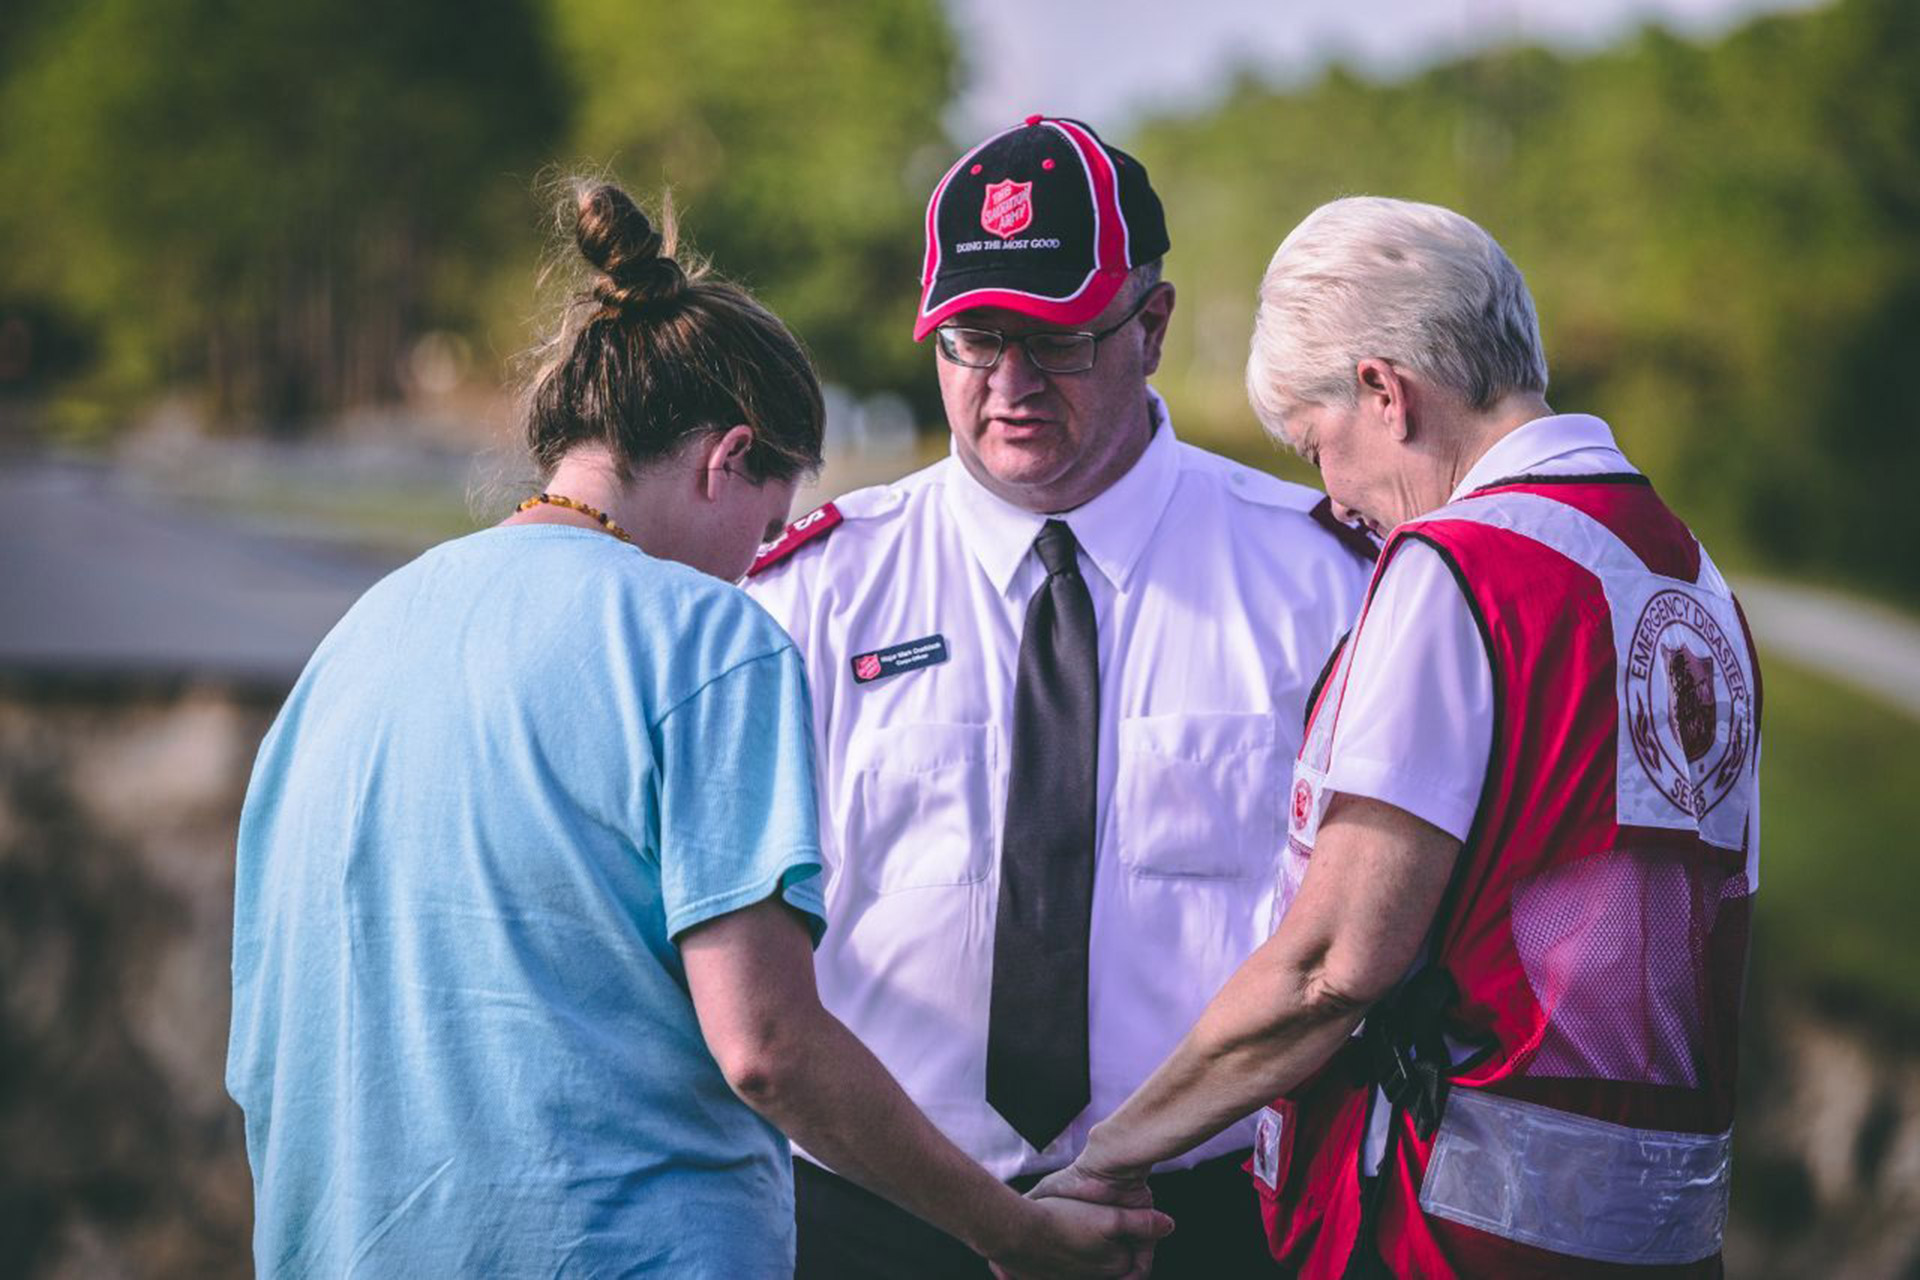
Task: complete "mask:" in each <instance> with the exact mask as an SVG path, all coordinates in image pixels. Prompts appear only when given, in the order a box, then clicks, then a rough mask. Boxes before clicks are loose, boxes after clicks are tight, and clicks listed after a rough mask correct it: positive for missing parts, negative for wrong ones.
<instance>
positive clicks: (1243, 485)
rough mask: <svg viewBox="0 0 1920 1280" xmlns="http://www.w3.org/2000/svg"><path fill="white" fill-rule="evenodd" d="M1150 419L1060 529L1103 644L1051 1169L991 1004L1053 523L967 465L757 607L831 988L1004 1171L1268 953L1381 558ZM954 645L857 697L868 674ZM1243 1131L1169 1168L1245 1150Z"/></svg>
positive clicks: (849, 521) (1299, 502)
mask: <svg viewBox="0 0 1920 1280" xmlns="http://www.w3.org/2000/svg"><path fill="white" fill-rule="evenodd" d="M1153 405H1154V412H1155V414H1156V429H1155V433H1154V436H1153V439H1152V441H1151V442H1150V443H1149V445H1148V446H1147V449H1146V451H1145V453H1144V454H1143V455H1142V456H1141V458H1140V460H1139V461H1138V462H1137V463H1136V464H1135V465H1134V467H1133V468H1132V469H1131V470H1130V471H1128V472H1127V474H1126V475H1125V476H1123V477H1122V478H1121V479H1120V480H1119V481H1117V482H1116V483H1115V484H1114V485H1113V487H1111V488H1110V489H1108V490H1107V491H1106V492H1105V493H1103V494H1101V495H1100V496H1099V497H1097V498H1095V499H1094V500H1093V501H1091V502H1089V503H1087V504H1086V505H1084V506H1082V507H1080V508H1078V509H1076V510H1074V511H1070V512H1067V513H1065V514H1064V515H1063V516H1061V517H1059V518H1061V519H1064V520H1065V521H1066V522H1067V524H1068V525H1070V526H1071V527H1072V529H1073V533H1074V537H1075V538H1076V539H1077V540H1078V542H1079V544H1080V564H1081V567H1082V572H1083V574H1084V575H1085V578H1086V581H1087V589H1088V591H1089V593H1090V594H1091V596H1092V599H1093V608H1094V615H1095V618H1096V621H1097V624H1098V631H1099V659H1100V727H1099V791H1098V797H1097V803H1098V813H1099V822H1098V832H1097V836H1096V839H1097V848H1096V854H1095V861H1096V869H1095V876H1094V891H1093V892H1094V896H1093V915H1092V925H1091V936H1090V938H1089V940H1088V953H1089V968H1090V973H1089V1037H1090V1044H1089V1058H1090V1067H1091V1074H1092V1101H1091V1103H1090V1104H1089V1105H1088V1107H1087V1108H1086V1110H1084V1111H1083V1112H1082V1113H1081V1114H1080V1116H1079V1117H1077V1118H1076V1119H1075V1120H1074V1122H1073V1123H1072V1124H1070V1125H1069V1126H1068V1127H1067V1129H1066V1131H1065V1132H1063V1133H1062V1134H1061V1135H1060V1136H1059V1137H1058V1138H1056V1139H1055V1140H1054V1141H1053V1143H1052V1144H1050V1145H1049V1146H1048V1147H1047V1148H1046V1150H1045V1151H1042V1152H1035V1151H1034V1150H1033V1149H1032V1148H1031V1147H1029V1146H1028V1145H1027V1144H1026V1143H1025V1141H1023V1140H1022V1139H1021V1137H1020V1136H1019V1135H1018V1134H1017V1133H1016V1132H1015V1131H1014V1130H1013V1129H1012V1127H1011V1126H1009V1125H1008V1124H1007V1123H1006V1121H1005V1120H1003V1119H1002V1118H1001V1116H1000V1115H999V1113H998V1112H996V1111H994V1110H993V1108H992V1107H990V1106H989V1105H988V1104H987V1101H986V1042H987V1010H988V1002H989V992H990V989H991V976H992V964H993V937H994V917H995V912H996V907H997V904H998V898H999V848H1000V840H1001V833H1002V830H1003V828H1004V825H1005V821H1006V813H1005V806H1006V798H1007V772H1008V767H1009V753H1010V743H1011V737H1012V723H1011V722H1012V709H1013V695H1014V683H1015V678H1016V674H1017V673H1016V661H1017V658H1018V654H1019V649H1020V632H1021V628H1022V626H1023V624H1024V621H1025V617H1026V610H1027V603H1028V601H1029V599H1030V598H1031V597H1032V595H1033V593H1034V592H1035V590H1037V589H1038V587H1039V585H1040V583H1041V580H1042V578H1043V577H1044V575H1045V571H1044V569H1043V568H1042V566H1041V565H1040V562H1039V557H1038V556H1037V555H1034V554H1032V551H1031V548H1032V545H1033V540H1034V538H1035V536H1036V535H1038V533H1039V532H1040V528H1041V525H1042V524H1043V523H1044V522H1045V519H1046V517H1044V516H1041V515H1038V514H1035V513H1033V512H1030V511H1025V510H1022V509H1020V508H1017V507H1014V506H1011V505H1009V504H1008V503H1006V502H1004V501H1002V500H1001V499H1000V498H998V497H995V496H994V495H993V494H992V493H990V492H988V491H987V490H986V489H985V488H983V487H982V486H981V485H980V484H979V483H978V482H977V481H975V480H974V479H973V478H972V476H970V475H969V474H968V473H967V471H966V470H965V468H964V467H962V466H961V464H960V463H959V461H958V460H957V459H954V458H947V459H945V460H943V461H941V462H939V463H936V464H935V465H933V466H931V467H928V468H927V469H925V470H923V471H920V472H917V473H916V474H914V475H911V476H908V477H907V478H906V479H904V480H901V481H900V482H898V483H896V484H892V485H885V486H881V487H878V488H873V489H865V490H861V491H859V492H856V493H853V494H850V495H848V496H847V497H845V498H843V499H841V500H839V501H838V502H837V503H836V504H835V505H836V506H837V507H838V508H839V509H840V511H841V513H842V515H843V517H844V523H843V524H841V525H840V526H839V527H838V528H836V529H834V530H833V531H832V532H831V533H830V534H829V535H827V536H825V537H823V538H821V539H819V540H818V541H817V542H814V543H811V544H809V545H807V546H805V547H802V548H801V549H800V550H798V551H797V552H795V553H794V554H793V555H792V556H791V557H790V558H788V559H787V560H785V561H784V562H782V563H780V564H778V565H776V566H773V567H772V568H770V569H768V570H766V571H765V572H763V573H761V574H760V575H759V576H757V577H755V578H753V579H752V580H751V581H750V582H749V584H748V589H749V590H750V591H751V592H752V593H753V595H754V596H755V598H756V599H758V600H759V601H760V603H761V604H763V605H765V606H766V607H767V609H768V610H769V611H771V612H772V614H773V616H774V617H775V618H776V619H778V620H779V621H780V622H782V623H783V624H784V625H785V626H786V627H787V629H788V630H789V632H791V633H792V635H793V638H794V640H795V641H796V642H797V644H798V645H799V647H800V651H801V653H802V654H804V655H805V657H806V662H807V673H808V678H809V680H810V682H811V684H812V688H813V699H814V711H815V725H814V731H815V735H816V742H817V750H818V764H819V776H820V791H821V795H820V809H821V843H822V846H823V852H824V854H825V861H826V864H827V874H828V877H829V879H828V884H827V891H826V896H827V916H828V921H829V927H828V930H827V935H826V939H825V941H824V942H823V943H822V945H821V947H820V950H819V952H818V954H817V955H816V957H815V968H816V972H817V974H818V978H819V984H820V990H821V997H822V999H823V1000H824V1002H825V1003H826V1006H827V1007H828V1008H829V1009H831V1010H832V1011H833V1012H834V1013H835V1014H837V1015H838V1016H839V1017H840V1018H841V1019H842V1020H844V1021H845V1022H846V1023H847V1024H848V1025H849V1026H850V1027H851V1028H852V1029H853V1030H854V1032H855V1033H856V1034H858V1035H859V1036H860V1038H861V1039H862V1040H864V1041H865V1042H866V1043H867V1045H868V1046H869V1047H870V1048H872V1049H873V1051H874V1052H875V1053H876V1054H877V1055H878V1056H879V1057H880V1059H881V1061H883V1062H884V1063H886V1065H887V1066H888V1068H890V1069H891V1070H892V1071H893V1073H894V1075H895V1076H897V1077H898V1078H899V1080H900V1082H901V1083H902V1084H903V1085H904V1086H905V1087H906V1090H907V1092H908V1093H909V1094H910V1095H912V1097H913V1098H914V1100H915V1101H916V1102H918V1103H919V1104H920V1106H921V1107H922V1108H924V1109H925V1110H926V1112H927V1114H928V1115H929V1116H930V1117H931V1118H932V1119H933V1121H934V1123H935V1124H937V1125H938V1126H939V1127H940V1128H941V1129H942V1130H943V1131H944V1132H945V1133H946V1134H947V1136H948V1137H950V1138H952V1139H953V1140H954V1141H955V1142H956V1143H957V1144H958V1145H959V1146H961V1147H962V1148H963V1149H965V1150H966V1151H967V1152H968V1153H969V1154H971V1155H972V1156H974V1157H975V1158H976V1159H978V1160H980V1161H981V1162H982V1163H983V1164H985V1165H986V1167H987V1168H988V1169H989V1170H990V1171H991V1172H993V1173H994V1174H996V1175H998V1176H1000V1177H1003V1178H1010V1177H1013V1176H1015V1175H1017V1174H1021V1173H1029V1172H1037V1171H1041V1170H1047V1169H1054V1168H1058V1167H1060V1166H1062V1165H1064V1164H1066V1163H1067V1161H1068V1160H1069V1159H1071V1158H1072V1157H1073V1156H1074V1155H1075V1154H1077V1153H1078V1152H1079V1150H1080V1148H1081V1146H1082V1145H1083V1144H1084V1143H1085V1141H1086V1137H1087V1131H1088V1129H1089V1128H1090V1127H1091V1126H1092V1124H1093V1123H1094V1122H1095V1121H1096V1120H1098V1119H1100V1118H1101V1117H1103V1116H1105V1115H1107V1114H1108V1113H1109V1112H1111V1111H1112V1110H1113V1109H1114V1108H1115V1107H1116V1106H1117V1105H1118V1104H1119V1103H1120V1102H1121V1101H1122V1100H1124V1099H1125V1098H1126V1097H1127V1095H1128V1094H1130V1093H1131V1092H1132V1091H1133V1090H1134V1088H1135V1087H1136V1086H1138V1085H1139V1084H1140V1083H1141V1082H1142V1081H1143V1080H1144V1079H1145V1078H1146V1076H1147V1075H1148V1074H1149V1073H1150V1072H1151V1071H1152V1070H1153V1069H1154V1068H1155V1067H1156V1066H1158V1065H1159V1063H1160V1061H1161V1060H1162V1059H1163V1058H1164V1057H1165V1056H1166V1054H1167V1052H1168V1051H1169V1050H1170V1049H1172V1048H1173V1046H1174V1044H1175V1043H1177V1042H1178V1040H1179V1039H1180V1037H1181V1036H1182V1035H1184V1034H1185V1033H1186V1031H1187V1029H1188V1027H1189V1026H1191V1025H1192V1023H1193V1021H1194V1018H1195V1017H1196V1016H1197V1015H1198V1014H1199V1013H1200V1010H1201V1009H1202V1008H1203V1007H1204V1006H1205V1004H1206V1002H1207V1001H1208V999H1210V998H1211V997H1212V996H1213V994H1214V992H1215V991H1216V990H1218V988H1219V987H1220V985H1221V983H1223V982H1224V981H1225V980H1226V979H1227V977H1228V976H1229V975H1230V974H1232V973H1233V971H1234V969H1235V968H1236V967H1237V966H1238V965H1239V964H1240V962H1241V961H1242V960H1244V959H1245V958H1246V957H1247V955H1248V954H1249V953H1251V952H1252V951H1253V950H1254V948H1255V947H1257V946H1258V945H1259V944H1260V943H1261V942H1263V941H1264V940H1265V939H1266V936H1267V931H1268V930H1267V926H1268V923H1269V915H1270V912H1271V909H1272V903H1273V896H1274V889H1275V878H1276V870H1277V866H1278V861H1279V855H1280V851H1281V848H1282V846H1283V844H1284V841H1285V839H1286V824H1285V804H1284V799H1285V794H1286V788H1287V783H1288V777H1289V769H1290V765H1291V761H1292V757H1293V755H1294V753H1295V751H1296V750H1297V749H1298V746H1299V736H1300V727H1301V721H1302V719H1303V718H1304V714H1305V699H1306V696H1307V694H1308V692H1309V691H1310V690H1311V688H1312V685H1313V681H1314V678H1315V677H1316V676H1317V675H1318V674H1319V672H1320V669H1321V667H1322V666H1323V665H1324V663H1325V660H1326V658H1327V656H1328V654H1329V652H1330V651H1331V649H1332V646H1333V644H1334V642H1335V641H1336V640H1337V639H1338V637H1339V636H1340V635H1341V634H1342V633H1343V632H1344V631H1345V630H1346V628H1347V627H1348V626H1350V625H1351V623H1352V619H1353V617H1354V615H1355V613H1356V611H1357V609H1358V606H1359V600H1360V595H1361V592H1362V591H1363V589H1364V586H1365V580H1366V572H1367V569H1368V566H1367V565H1366V564H1365V562H1363V561H1362V560H1360V559H1359V558H1358V557H1357V556H1355V555H1353V554H1352V553H1351V552H1350V551H1348V550H1347V549H1345V548H1344V547H1343V546H1342V545H1341V544H1340V543H1339V542H1337V541H1336V540H1335V539H1334V538H1333V537H1332V536H1330V535H1329V534H1328V532H1327V531H1326V530H1325V529H1324V528H1322V527H1321V526H1320V525H1319V524H1317V523H1316V522H1315V521H1314V520H1313V519H1312V518H1311V517H1310V516H1309V514H1308V512H1309V511H1310V509H1311V508H1312V507H1313V505H1314V504H1315V503H1316V502H1317V501H1318V500H1319V498H1320V494H1319V493H1318V491H1316V490H1313V489H1308V488H1304V487H1302V486H1299V485H1292V484H1287V483H1285V482H1283V481H1281V480H1277V479H1275V478H1273V477H1272V476H1268V475H1266V474H1263V473H1261V472H1258V471H1254V470H1252V469H1250V468H1247V467H1243V466H1240V465H1239V464H1236V463H1233V462H1230V461H1228V460H1227V459H1224V458H1221V457H1218V456H1216V455H1214V454H1210V453H1206V452H1203V451H1202V450H1199V449H1196V448H1193V447H1192V446H1190V445H1185V444H1182V443H1180V442H1179V441H1178V440H1176V439H1175V438H1174V434H1173V429H1172V426H1171V425H1170V424H1169V423H1168V422H1167V420H1166V414H1165V407H1164V405H1163V404H1161V403H1160V401H1159V399H1158V397H1157V396H1156V397H1154V399H1153ZM933 636H939V637H942V638H944V640H945V644H946V651H947V658H946V660H945V661H944V662H938V663H934V664H931V665H923V666H918V667H916V668H914V669H912V670H905V671H901V672H900V673H898V674H893V675H888V676H884V677H882V678H880V679H877V680H872V681H869V682H865V683H862V682H861V681H859V680H857V679H856V678H855V676H854V666H853V659H854V658H855V657H857V656H859V655H862V654H867V653H870V652H873V651H875V650H881V649H888V648H891V647H893V646H898V645H907V644H909V643H911V642H914V641H923V640H926V639H928V638H929V637H933ZM1251 1134H1252V1126H1251V1122H1246V1123H1243V1124H1241V1125H1238V1126H1235V1127H1234V1128H1233V1129H1231V1130H1229V1131H1228V1132H1226V1133H1224V1134H1222V1135H1220V1136H1218V1137H1216V1138H1215V1139H1213V1140H1212V1141H1210V1142H1208V1143H1207V1144H1205V1145H1204V1146H1202V1147H1200V1148H1198V1149H1197V1150H1196V1151H1194V1152H1191V1153H1189V1154H1188V1155H1187V1156H1186V1157H1185V1158H1183V1159H1181V1160H1177V1161H1173V1162H1171V1163H1170V1164H1169V1166H1168V1167H1181V1166H1184V1165H1189V1164H1193V1163H1195V1162H1197V1161H1199V1160H1202V1159H1205V1158H1208V1157H1210V1156H1214V1155H1219V1154H1221V1153H1223V1152H1227V1151H1232V1150H1236V1149H1239V1148H1243V1147H1246V1146H1248V1145H1249V1144H1250V1142H1251Z"/></svg>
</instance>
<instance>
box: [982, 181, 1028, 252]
mask: <svg viewBox="0 0 1920 1280" xmlns="http://www.w3.org/2000/svg"><path fill="white" fill-rule="evenodd" d="M1032 222H1033V184H1032V183H1031V182H1015V181H1014V180H1013V179H1011V178H1009V179H1007V180H1006V181H1005V182H993V183H989V184H988V185H987V196H986V199H985V200H983V201H982V202H981V204H980V225H981V226H982V227H985V228H986V231H987V234H988V235H990V236H997V237H998V238H1000V239H1002V240H1004V239H1006V238H1007V237H1008V236H1010V235H1013V234H1014V233H1015V232H1018V231H1025V230H1026V229H1027V227H1028V226H1029V225H1031V224H1032Z"/></svg>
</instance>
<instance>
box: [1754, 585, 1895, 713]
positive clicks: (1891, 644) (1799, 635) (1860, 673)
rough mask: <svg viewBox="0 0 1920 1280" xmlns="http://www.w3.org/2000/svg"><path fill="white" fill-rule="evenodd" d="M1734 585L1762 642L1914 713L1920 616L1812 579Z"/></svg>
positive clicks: (1797, 660)
mask: <svg viewBox="0 0 1920 1280" xmlns="http://www.w3.org/2000/svg"><path fill="white" fill-rule="evenodd" d="M1734 591H1735V592H1736V593H1737V594H1738V595H1739V597H1740V604H1741V607H1743V608H1744V609H1745V610H1746V611H1747V621H1748V623H1749V624H1750V625H1751V626H1752V627H1753V636H1754V641H1755V643H1757V644H1758V645H1760V647H1761V648H1763V649H1767V650H1771V651H1772V652H1774V653H1778V654H1779V655H1780V656H1781V657H1783V658H1787V659H1789V660H1791V661H1792V662H1794V663H1797V664H1798V665H1800V666H1803V667H1806V668H1808V669H1809V670H1812V671H1816V672H1819V673H1820V674H1821V675H1824V676H1828V677H1831V678H1832V679H1834V680H1837V681H1839V682H1840V683H1842V684H1847V685H1852V686H1853V687H1854V688H1856V689H1860V690H1863V691H1865V692H1867V693H1871V694H1874V695H1875V696H1877V697H1879V698H1882V699H1884V700H1885V701H1887V702H1889V703H1891V704H1893V705H1894V706H1896V707H1899V708H1900V709H1902V710H1903V711H1905V712H1907V713H1908V714H1909V715H1912V716H1915V717H1920V622H1916V621H1915V620H1914V619H1912V618H1909V617H1906V616H1904V615H1902V614H1900V613H1898V612H1896V611H1895V610H1893V609H1891V608H1889V607H1887V606H1885V605H1881V604H1876V603H1873V602H1871V601H1866V600H1861V599H1858V598H1856V597H1853V596H1847V595H1842V594H1840V593H1839V592H1837V591H1827V590H1823V589H1821V588H1818V587H1795V586H1788V585H1787V584H1785V583H1780V582H1766V581H1741V582H1737V583H1735V584H1734ZM1763 674H1764V672H1763Z"/></svg>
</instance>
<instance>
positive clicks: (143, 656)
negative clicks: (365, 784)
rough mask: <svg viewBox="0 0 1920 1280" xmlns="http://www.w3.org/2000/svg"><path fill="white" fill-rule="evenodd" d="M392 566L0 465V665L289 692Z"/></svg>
mask: <svg viewBox="0 0 1920 1280" xmlns="http://www.w3.org/2000/svg"><path fill="white" fill-rule="evenodd" d="M393 564H394V561H393V560H392V559H391V558H385V559H383V558H380V557H377V556H373V555H363V554H359V553H355V552H349V551H343V550H341V549H340V548H338V547H335V546H325V545H319V544H316V543H312V542H307V541H303V540H300V539H296V538H290V537H286V536H283V535H277V534H274V533H271V532H267V531H263V530H260V529H258V528H256V527H253V526H250V525H246V524H242V523H238V522H235V521H231V520H226V519H222V518H220V517H218V516H215V515H212V514H209V513H204V512H198V511H194V510H189V509H180V508H174V507H171V506H167V505H163V504H161V503H158V502H156V501H153V500H149V499H146V498H144V497H141V496H140V495H139V494H137V493H135V492H132V491H131V490H130V489H129V488H128V487H127V486H126V484H125V483H124V481H123V480H121V479H120V478H118V477H117V476H116V475H115V473H114V472H113V471H112V470H110V469H108V468H106V467H100V466H93V465H87V464H80V463H65V462H49V461H23V462H10V463H6V464H0V591H3V592H4V594H3V595H0V600H4V604H3V605H0V668H4V669H7V670H12V671H27V672H35V673H40V672H44V673H47V674H60V675H68V676H72V675H81V676H85V675H115V676H156V677H169V678H170V677H183V676H184V677H189V678H191V677H196V676H218V677H222V678H226V679H241V680H264V681H272V682H276V683H288V684H290V683H292V680H293V678H294V677H295V676H297V675H298V674H299V672H300V669H301V667H303V666H304V665H305V664H306V660H307V658H308V656H309V655H310V654H311V653H312V652H313V648H314V646H315V645H317V644H318V643H319V642H320V639H321V637H322V636H324V635H325V634H326V632H327V630H328V628H330V627H331V626H332V625H333V624H334V622H335V621H336V620H338V618H339V617H340V615H341V614H343V613H344V612H346V609H347V607H348V606H349V605H351V604H352V603H353V601H354V600H355V599H356V598H358V597H359V595H360V593H361V592H363V591H365V590H366V589H367V588H368V587H369V586H371V585H373V583H374V582H375V581H377V580H378V579H379V578H380V576H381V575H382V574H383V573H385V572H386V571H387V570H388V569H389V568H391V567H392V566H393Z"/></svg>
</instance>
